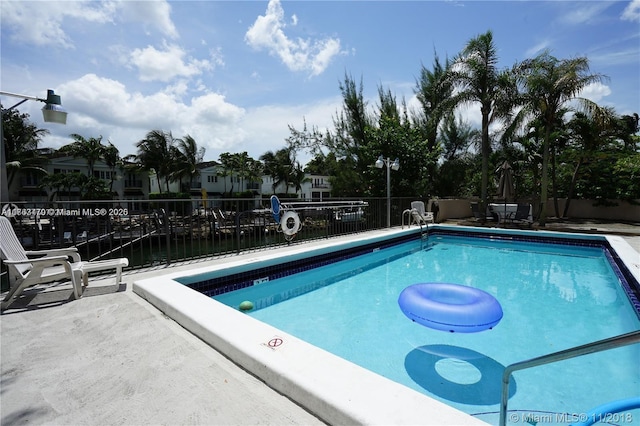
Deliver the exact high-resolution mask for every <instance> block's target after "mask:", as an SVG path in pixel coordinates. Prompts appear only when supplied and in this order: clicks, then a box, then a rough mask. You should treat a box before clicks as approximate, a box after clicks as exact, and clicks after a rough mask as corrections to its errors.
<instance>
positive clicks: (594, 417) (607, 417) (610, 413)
mask: <svg viewBox="0 0 640 426" xmlns="http://www.w3.org/2000/svg"><path fill="white" fill-rule="evenodd" d="M636 408H640V396H638V397H634V398H629V399H621V400H619V401H613V402H609V403H607V404H603V405H599V406H597V407H596V408H593V409H591V410H589V411H588V412H587V413H585V414H580V420H581V421H580V422H579V423H573V424H571V426H591V425H592V424H594V423H600V422H603V423H605V422H606V423H617V424H624V423H631V422H632V421H633V415H632V414H631V413H628V414H626V415H625V414H618V413H621V412H623V411H629V410H634V409H636ZM582 420H584V421H582Z"/></svg>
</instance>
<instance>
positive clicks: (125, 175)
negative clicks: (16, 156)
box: [9, 156, 149, 208]
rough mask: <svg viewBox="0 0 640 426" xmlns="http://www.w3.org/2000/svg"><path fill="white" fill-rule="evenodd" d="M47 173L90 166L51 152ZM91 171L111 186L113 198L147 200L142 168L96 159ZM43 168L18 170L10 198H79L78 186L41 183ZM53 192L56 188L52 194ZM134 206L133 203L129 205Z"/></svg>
mask: <svg viewBox="0 0 640 426" xmlns="http://www.w3.org/2000/svg"><path fill="white" fill-rule="evenodd" d="M43 168H44V169H45V170H46V171H47V174H50V175H51V174H60V173H74V172H75V173H81V174H83V175H85V176H86V175H88V172H89V167H88V165H87V162H86V160H85V159H84V158H74V157H71V156H52V157H51V158H50V159H49V163H48V164H47V165H46V166H44V167H43ZM93 175H94V177H97V178H99V179H102V180H103V181H104V183H105V187H106V188H111V192H112V194H113V199H115V200H132V201H135V200H146V199H148V198H149V178H148V176H147V174H146V173H145V172H132V171H128V170H126V169H125V168H123V167H116V168H115V169H112V168H110V167H109V166H107V164H106V163H105V162H104V161H102V160H98V161H97V162H96V163H95V164H94V166H93ZM44 176H45V175H44V174H43V173H42V172H37V171H30V170H21V171H19V172H18V174H17V175H16V177H15V179H14V180H13V182H12V183H11V186H10V188H9V200H12V201H26V202H33V203H38V204H40V203H46V202H48V201H50V200H52V199H55V200H56V201H78V200H80V197H81V193H80V188H77V187H71V188H57V189H56V188H51V187H43V185H42V183H43V178H44ZM54 192H57V193H55V194H54ZM131 208H133V206H132V207H131Z"/></svg>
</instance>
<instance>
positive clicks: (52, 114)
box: [0, 89, 67, 203]
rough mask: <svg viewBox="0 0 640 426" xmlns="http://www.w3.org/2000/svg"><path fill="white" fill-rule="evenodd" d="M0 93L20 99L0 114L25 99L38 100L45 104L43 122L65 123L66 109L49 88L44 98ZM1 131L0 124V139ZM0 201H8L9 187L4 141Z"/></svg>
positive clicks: (0, 176)
mask: <svg viewBox="0 0 640 426" xmlns="http://www.w3.org/2000/svg"><path fill="white" fill-rule="evenodd" d="M0 95H3V96H11V97H14V98H21V99H22V100H21V101H20V102H18V103H17V104H15V105H13V106H11V107H9V108H6V109H3V110H2V111H1V113H2V114H4V113H5V112H6V111H11V110H12V109H14V108H15V107H17V106H18V105H22V104H23V103H25V102H27V101H30V100H31V101H40V102H44V104H45V105H44V107H42V117H43V118H44V121H45V123H58V124H67V111H65V109H64V108H62V101H61V100H60V96H59V95H56V94H55V93H54V91H53V90H51V89H49V90H47V98H46V99H42V98H37V97H35V96H28V95H20V94H18V93H11V92H0ZM2 133H3V131H2V127H1V126H0V136H1V137H0V139H1V140H3V141H4V135H3V134H2ZM0 201H2V203H4V202H8V201H9V187H8V183H7V160H6V158H5V152H4V143H2V146H0Z"/></svg>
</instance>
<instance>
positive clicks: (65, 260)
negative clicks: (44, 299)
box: [0, 216, 129, 310]
mask: <svg viewBox="0 0 640 426" xmlns="http://www.w3.org/2000/svg"><path fill="white" fill-rule="evenodd" d="M0 254H1V255H2V261H3V263H4V264H5V265H7V269H8V275H9V292H8V293H7V295H6V296H5V298H4V300H2V303H1V306H0V308H1V309H2V310H4V309H5V308H6V307H8V306H9V305H10V304H11V303H12V302H13V301H14V299H16V298H17V297H19V296H20V294H21V293H22V292H23V291H24V289H26V288H27V287H31V286H34V285H36V284H46V283H50V282H54V281H61V280H65V279H68V280H71V283H72V284H73V295H74V298H75V299H77V298H79V297H81V296H82V285H83V284H84V285H85V286H86V285H87V284H88V276H89V272H95V271H104V270H109V269H115V270H116V284H120V280H121V278H122V268H123V267H125V266H128V265H129V260H128V259H127V258H120V259H110V260H101V261H94V262H83V261H82V260H81V259H80V254H79V253H78V250H77V249H76V248H75V247H70V248H65V249H52V250H38V251H25V249H24V248H23V247H22V245H21V244H20V241H19V240H18V237H17V236H16V233H15V231H14V229H13V226H11V222H10V221H9V219H7V218H6V217H4V216H0ZM34 257H35V258H34Z"/></svg>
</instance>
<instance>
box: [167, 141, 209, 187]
mask: <svg viewBox="0 0 640 426" xmlns="http://www.w3.org/2000/svg"><path fill="white" fill-rule="evenodd" d="M204 152H205V149H204V147H198V144H197V142H196V140H195V139H194V138H193V137H192V136H190V135H186V136H185V137H183V138H182V139H178V140H176V149H175V151H174V155H175V157H176V158H175V160H176V163H175V164H176V165H175V167H174V169H173V171H172V173H171V176H172V178H174V179H178V180H180V181H181V180H182V178H183V177H188V178H189V187H191V183H192V182H193V178H194V177H196V176H198V174H199V173H200V169H198V165H199V164H200V163H202V160H203V158H204ZM180 187H182V184H181V185H180Z"/></svg>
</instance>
